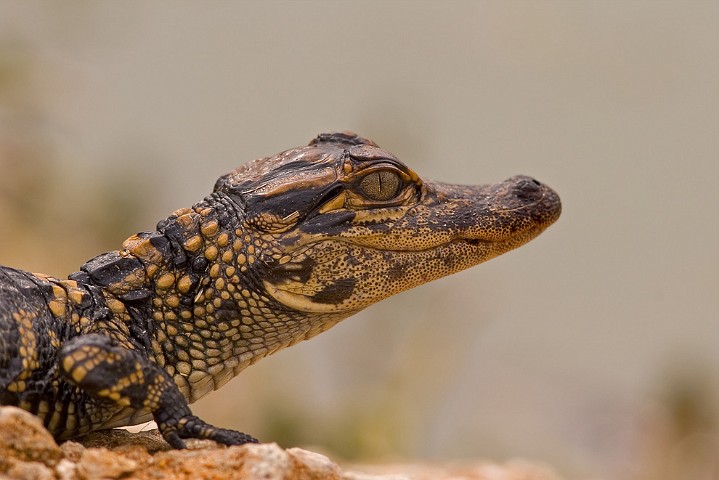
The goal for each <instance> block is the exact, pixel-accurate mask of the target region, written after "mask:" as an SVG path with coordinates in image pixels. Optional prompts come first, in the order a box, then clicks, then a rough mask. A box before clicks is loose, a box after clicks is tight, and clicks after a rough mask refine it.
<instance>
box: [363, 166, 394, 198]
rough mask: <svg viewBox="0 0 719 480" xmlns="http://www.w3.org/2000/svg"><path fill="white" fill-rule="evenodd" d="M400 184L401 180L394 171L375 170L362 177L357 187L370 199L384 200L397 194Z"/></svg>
mask: <svg viewBox="0 0 719 480" xmlns="http://www.w3.org/2000/svg"><path fill="white" fill-rule="evenodd" d="M401 184H402V181H401V180H400V178H399V175H398V174H397V173H396V172H393V171H391V170H376V171H374V172H371V173H368V174H367V175H365V176H364V178H362V180H361V181H360V184H359V188H360V190H361V192H362V194H364V195H365V196H366V197H367V198H369V199H370V200H376V201H386V200H391V199H392V198H394V197H396V196H397V193H398V192H399V188H400V185H401Z"/></svg>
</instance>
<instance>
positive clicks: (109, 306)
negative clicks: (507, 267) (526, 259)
mask: <svg viewBox="0 0 719 480" xmlns="http://www.w3.org/2000/svg"><path fill="white" fill-rule="evenodd" d="M560 211H561V206H560V200H559V197H558V196H557V194H556V193H555V192H554V191H552V190H551V189H550V188H549V187H547V186H545V185H542V184H541V183H539V182H537V181H536V180H533V179H532V178H529V177H525V176H516V177H512V178H510V179H509V180H506V181H504V182H502V183H499V184H496V185H485V186H459V185H448V184H443V183H435V182H429V181H425V180H422V179H421V178H420V177H419V176H418V175H417V174H416V173H414V172H413V171H412V170H410V169H409V168H408V167H407V166H406V165H404V164H403V163H402V162H400V161H399V160H398V159H397V158H396V157H395V156H394V155H392V154H391V153H389V152H387V151H385V150H382V149H381V148H379V147H378V146H377V145H376V144H375V143H374V142H372V141H370V140H367V139H364V138H361V137H359V136H357V135H355V134H352V133H349V132H343V133H329V134H322V135H319V136H318V137H317V138H316V139H314V140H313V141H312V142H311V143H310V144H309V145H308V146H305V147H298V148H293V149H291V150H287V151H285V152H282V153H279V154H278V155H275V156H273V157H269V158H262V159H258V160H254V161H252V162H249V163H247V164H245V165H243V166H241V167H239V168H238V169H236V170H235V171H233V172H231V173H229V174H227V175H225V176H223V177H221V178H220V179H219V180H218V181H217V183H216V185H215V188H214V192H213V193H212V194H210V196H208V197H207V198H205V199H204V200H203V201H201V202H199V203H197V204H196V205H194V206H193V207H191V208H183V209H180V210H177V211H176V212H174V213H173V214H172V215H170V216H169V217H168V218H166V219H165V220H162V221H161V222H159V223H158V224H157V230H156V231H153V232H143V233H139V234H137V235H133V236H132V237H130V238H129V239H127V240H126V241H125V242H124V243H123V245H122V248H121V249H120V250H117V251H113V252H108V253H104V254H102V255H99V256H97V257H95V258H93V259H91V260H89V261H88V262H87V263H85V265H83V266H82V267H81V268H80V271H79V272H76V273H73V274H71V275H70V276H69V277H68V279H66V280H61V279H57V278H53V277H49V276H46V275H41V274H33V273H28V272H25V271H22V270H16V269H13V268H8V267H0V404H2V405H17V406H19V407H21V408H23V409H25V410H28V411H30V412H32V413H34V414H36V415H37V416H39V417H40V418H41V419H42V420H43V422H44V424H45V426H46V427H47V428H48V430H49V431H50V432H51V433H52V434H53V435H54V436H55V437H56V438H57V439H58V440H63V439H68V438H73V437H76V436H80V435H83V434H86V433H88V432H91V431H93V430H99V429H107V428H112V427H117V426H124V425H134V424H138V423H142V422H146V421H148V420H152V419H154V420H155V421H156V422H157V424H158V427H159V429H160V431H161V433H162V435H163V437H164V438H165V439H166V440H167V441H168V442H169V443H170V444H171V445H172V446H173V447H176V448H183V447H184V445H185V444H184V441H183V439H184V438H209V439H212V440H216V441H218V442H220V443H224V444H241V443H246V442H254V441H255V439H253V438H252V437H250V436H249V435H246V434H244V433H240V432H237V431H234V430H227V429H222V428H218V427H215V426H212V425H209V424H208V423H206V422H204V421H202V420H200V419H199V418H197V417H196V416H194V415H192V413H191V411H190V409H189V407H188V404H189V403H192V402H194V401H195V400H197V399H198V398H200V397H202V396H203V395H205V394H206V393H208V392H210V391H212V390H215V389H217V388H219V387H221V386H222V385H224V384H225V383H226V382H227V381H228V380H230V379H231V378H232V377H234V376H235V375H237V374H238V373H239V372H240V371H242V370H243V369H244V368H245V367H247V366H248V365H251V364H253V363H254V362H256V361H257V360H259V359H261V358H263V357H265V356H267V355H270V354H271V353H274V352H276V351H277V350H280V349H282V348H285V347H288V346H290V345H293V344H295V343H297V342H299V341H301V340H305V339H308V338H310V337H312V336H314V335H317V334H318V333H320V332H323V331H324V330H327V329H328V328H330V327H332V326H333V325H335V324H336V323H337V322H339V321H340V320H342V319H344V318H346V317H348V316H350V315H352V314H354V313H356V312H358V311H360V310H362V309H363V308H365V307H367V306H369V305H371V304H373V303H375V302H378V301H379V300H382V299H383V298H386V297H389V296H390V295H393V294H395V293H398V292H401V291H403V290H407V289H409V288H412V287H415V286H417V285H420V284H422V283H426V282H429V281H431V280H434V279H437V278H440V277H443V276H445V275H449V274H452V273H455V272H458V271H460V270H463V269H465V268H468V267H471V266H473V265H476V264H478V263H480V262H483V261H485V260H489V259H490V258H492V257H496V256H497V255H501V254H502V253H504V252H507V251H509V250H512V249H514V248H516V247H519V246H520V245H523V244H524V243H526V242H528V241H530V240H531V239H533V238H534V237H536V236H537V235H539V234H540V233H541V232H542V231H543V230H544V229H545V228H547V227H548V226H549V225H551V224H552V223H553V222H554V221H555V220H557V218H558V217H559V214H560Z"/></svg>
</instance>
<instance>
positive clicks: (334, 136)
mask: <svg viewBox="0 0 719 480" xmlns="http://www.w3.org/2000/svg"><path fill="white" fill-rule="evenodd" d="M323 143H338V144H340V145H347V146H348V147H352V146H354V145H371V146H373V147H379V145H377V144H376V143H374V142H373V141H372V140H370V139H368V138H364V137H360V136H359V135H357V134H356V133H354V132H350V131H347V130H345V131H342V132H330V133H320V134H319V135H317V137H315V139H314V140H312V141H311V142H310V145H321V144H323Z"/></svg>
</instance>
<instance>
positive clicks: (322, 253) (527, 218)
mask: <svg viewBox="0 0 719 480" xmlns="http://www.w3.org/2000/svg"><path fill="white" fill-rule="evenodd" d="M215 191H216V192H221V193H224V194H226V195H228V196H230V197H231V198H232V199H233V200H234V201H235V202H237V203H238V204H239V205H241V210H243V211H244V213H245V215H246V222H247V224H248V225H249V226H251V227H252V228H253V229H255V230H256V231H258V232H261V234H262V235H264V236H269V237H271V238H273V239H274V241H273V242H267V243H266V244H267V245H268V246H270V249H269V250H268V251H267V252H266V254H265V255H264V260H263V261H261V262H257V263H256V264H255V265H256V266H255V268H256V269H258V270H261V271H258V272H257V274H256V278H258V279H261V280H260V281H261V282H262V286H263V290H264V291H265V292H266V293H267V294H268V295H270V296H271V297H273V298H274V299H275V300H276V301H277V302H279V303H280V304H282V305H284V306H285V307H287V308H288V309H290V310H293V311H300V312H306V313H309V314H311V313H318V314H328V313H335V314H341V316H342V317H345V316H348V315H350V314H352V313H355V312H356V311H358V310H360V309H362V308H365V307H367V306H368V305H371V304H372V303H375V302H377V301H379V300H382V299H383V298H386V297H389V296H390V295H393V294H395V293H398V292H401V291H403V290H407V289H409V288H412V287H415V286H418V285H420V284H423V283H426V282H429V281H432V280H435V279H437V278H440V277H444V276H446V275H450V274H452V273H455V272H458V271H460V270H464V269H466V268H469V267H471V266H473V265H476V264H478V263H481V262H484V261H486V260H489V259H490V258H493V257H496V256H497V255H501V254H502V253H504V252H507V251H509V250H512V249H514V248H517V247H519V246H520V245H523V244H525V243H527V242H528V241H530V240H531V239H533V238H534V237H536V236H537V235H539V234H540V233H541V232H542V231H543V230H544V229H545V228H547V227H548V226H549V225H551V224H552V223H553V222H554V221H556V220H557V218H558V217H559V215H560V212H561V203H560V200H559V196H558V195H557V194H556V193H555V192H554V191H553V190H552V189H550V188H549V187H547V186H546V185H543V184H541V183H539V182H538V181H536V180H534V179H532V178H530V177H526V176H515V177H512V178H510V179H508V180H506V181H504V182H502V183H498V184H495V185H478V186H463V185H449V184H444V183H438V182H431V181H428V180H423V179H422V178H420V177H419V176H418V175H417V174H416V173H415V172H414V171H412V170H411V169H410V168H409V167H407V166H406V165H405V164H404V163H402V162H401V161H400V160H398V159H397V158H396V157H395V156H394V155H392V154H391V153H389V152H388V151H386V150H383V149H381V148H380V147H379V146H377V145H376V144H375V143H374V142H372V141H371V140H367V139H364V138H362V137H359V136H357V135H355V134H353V133H350V132H342V133H330V134H322V135H319V136H318V137H317V138H316V139H314V140H313V141H312V142H311V143H310V144H309V145H308V146H305V147H298V148H293V149H291V150H287V151H285V152H282V153H280V154H278V155H276V156H274V157H270V158H262V159H258V160H255V161H253V162H250V163H247V164H245V165H243V166H241V167H239V168H238V169H237V170H235V171H234V172H232V173H230V174H228V175H225V176H223V177H221V178H220V179H219V180H218V181H217V184H216V186H215Z"/></svg>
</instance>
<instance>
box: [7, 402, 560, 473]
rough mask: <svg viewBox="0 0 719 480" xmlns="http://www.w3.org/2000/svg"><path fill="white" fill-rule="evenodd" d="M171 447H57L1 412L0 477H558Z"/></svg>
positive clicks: (103, 436) (133, 443)
mask: <svg viewBox="0 0 719 480" xmlns="http://www.w3.org/2000/svg"><path fill="white" fill-rule="evenodd" d="M188 447H189V448H188V449H187V450H172V449H170V448H169V446H168V445H167V444H166V443H164V441H163V440H162V438H161V437H160V436H159V434H158V433H157V432H156V431H154V432H143V433H128V432H126V431H123V430H112V431H106V432H97V433H93V434H91V435H88V436H86V437H85V438H83V439H81V443H80V442H74V441H69V442H65V443H63V444H62V446H58V445H57V444H56V443H55V441H54V440H53V438H52V436H50V434H49V433H48V432H47V431H46V430H45V429H44V428H43V426H42V424H41V422H40V421H39V420H38V419H37V418H36V417H35V416H33V415H31V414H29V413H27V412H25V411H23V410H20V409H17V408H14V407H0V480H5V479H23V480H24V479H28V480H29V479H41V480H44V479H48V480H54V479H59V480H100V479H110V480H112V479H120V478H122V479H137V480H145V479H146V480H150V479H152V480H162V479H188V480H189V479H212V480H214V479H217V480H220V479H242V480H275V479H277V480H283V479H287V480H289V479H292V480H430V479H431V480H442V479H446V480H449V479H452V480H462V479H466V480H560V479H559V477H558V476H557V475H556V474H554V473H553V472H552V471H551V470H550V469H549V468H546V467H542V466H537V465H533V464H528V463H521V462H515V463H510V464H507V465H494V464H486V463H481V464H476V465H469V464H466V465H462V466H441V465H423V464H406V465H370V466H366V467H355V468H351V469H348V470H343V469H342V468H341V467H340V466H339V465H338V464H337V463H335V462H333V461H332V460H330V459H329V458H327V457H326V456H324V455H321V454H319V453H314V452H310V451H307V450H302V449H300V448H289V449H287V450H285V449H282V448H280V447H279V446H278V445H276V444H273V443H266V444H259V445H242V446H236V447H224V446H220V445H217V444H215V443H214V442H210V441H189V442H188Z"/></svg>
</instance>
